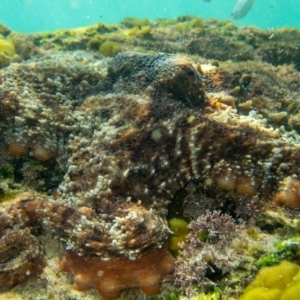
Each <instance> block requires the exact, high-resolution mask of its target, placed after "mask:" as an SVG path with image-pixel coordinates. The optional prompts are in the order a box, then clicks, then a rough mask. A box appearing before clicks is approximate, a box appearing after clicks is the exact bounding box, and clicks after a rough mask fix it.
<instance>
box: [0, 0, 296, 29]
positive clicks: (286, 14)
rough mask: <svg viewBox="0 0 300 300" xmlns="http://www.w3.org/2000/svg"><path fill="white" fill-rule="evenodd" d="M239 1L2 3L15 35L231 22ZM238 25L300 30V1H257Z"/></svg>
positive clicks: (0, 13) (1, 19)
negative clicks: (129, 22) (184, 20)
mask: <svg viewBox="0 0 300 300" xmlns="http://www.w3.org/2000/svg"><path fill="white" fill-rule="evenodd" d="M236 1H237V0H211V1H210V2H205V1H203V0H0V23H2V24H4V25H6V26H8V27H10V28H11V29H13V30H15V31H21V32H25V33H27V32H36V31H51V30H55V29H61V28H75V27H81V26H86V25H91V24H94V23H97V22H100V21H102V22H107V23H116V22H119V21H121V20H122V19H124V17H137V18H148V19H156V18H176V17H178V16H182V15H185V14H189V15H193V16H199V17H202V18H217V19H222V20H230V19H231V11H232V9H233V7H234V5H235V3H236ZM236 23H237V25H254V26H257V27H260V28H274V27H276V28H278V27H286V26H288V27H297V28H299V29H300V0H255V3H254V5H253V7H252V8H251V10H250V12H249V13H248V14H247V15H246V16H245V17H244V18H243V19H241V20H237V21H236Z"/></svg>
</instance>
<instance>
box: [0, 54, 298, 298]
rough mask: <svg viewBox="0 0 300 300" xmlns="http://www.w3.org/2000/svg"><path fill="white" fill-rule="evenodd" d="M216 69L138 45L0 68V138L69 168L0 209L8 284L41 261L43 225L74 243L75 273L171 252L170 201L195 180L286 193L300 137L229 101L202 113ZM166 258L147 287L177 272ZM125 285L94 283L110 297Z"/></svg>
mask: <svg viewBox="0 0 300 300" xmlns="http://www.w3.org/2000/svg"><path fill="white" fill-rule="evenodd" d="M211 70H212V71H210V72H218V70H217V68H213V67H212V68H211ZM210 75H211V74H210V73H209V72H208V73H205V72H204V73H203V72H202V71H201V68H200V67H199V65H193V64H192V63H190V62H189V61H187V60H185V59H181V58H176V57H172V56H169V55H164V54H159V55H143V54H137V53H133V52H124V53H121V54H119V55H117V56H116V57H115V58H113V59H103V58H102V59H101V58H99V57H98V58H97V57H94V56H93V55H91V54H88V53H84V52H76V53H58V54H52V55H45V56H39V57H36V58H33V59H32V60H30V61H28V62H24V63H21V64H12V65H11V66H10V67H9V68H7V69H5V70H2V71H1V93H0V107H1V110H0V119H1V120H5V122H4V121H1V131H2V137H1V139H2V141H1V142H2V143H3V144H4V145H6V146H7V151H9V153H10V154H11V155H15V156H22V155H31V156H33V157H34V158H36V159H38V160H41V161H43V160H50V159H52V160H55V161H56V164H57V165H58V166H59V168H60V169H61V170H64V171H65V176H64V180H63V182H62V183H61V184H60V186H59V188H58V190H57V191H56V193H55V197H54V198H53V199H46V198H45V197H41V196H36V195H34V194H26V195H23V196H22V197H20V198H19V199H16V200H15V201H14V202H13V203H12V204H11V205H10V206H8V207H6V208H5V209H3V211H2V212H1V215H0V229H1V233H0V234H1V240H0V243H1V245H3V247H1V253H0V254H1V258H3V259H1V262H0V270H1V273H0V284H1V289H2V290H6V289H9V288H11V287H13V286H14V285H16V284H18V283H21V282H23V281H25V280H26V279H27V277H30V276H31V275H32V276H34V275H35V274H36V273H38V272H39V271H40V269H41V268H42V266H43V265H44V264H43V251H42V247H41V246H40V245H39V242H38V240H37V238H36V237H35V236H34V234H35V233H37V232H38V231H39V230H43V229H45V230H50V231H52V232H54V233H55V234H56V235H58V236H59V237H60V239H61V240H62V241H63V242H64V244H65V248H66V249H67V250H69V251H68V252H67V255H66V257H65V258H64V260H63V262H62V265H63V267H64V268H65V269H68V270H71V271H72V272H73V273H74V274H75V275H76V270H74V268H75V267H74V265H73V264H72V263H73V262H74V260H75V261H76V260H78V261H80V260H82V259H84V258H86V257H88V258H89V259H94V258H97V259H98V257H99V258H101V260H102V261H103V262H105V261H116V260H120V261H121V260H124V259H125V260H127V261H134V260H135V261H137V262H138V261H139V259H144V258H145V257H147V255H150V257H151V255H153V253H155V251H159V249H165V246H164V245H165V242H166V239H167V237H168V235H169V234H170V230H169V229H168V226H167V222H166V216H167V213H168V205H169V204H170V201H171V200H172V197H173V195H174V194H175V193H176V191H178V190H179V189H180V188H182V187H184V186H185V185H186V184H187V183H188V182H189V181H191V180H196V179H197V180H205V179H207V178H211V179H213V181H214V182H215V184H217V185H218V187H219V188H222V189H224V190H229V191H234V190H235V191H237V192H239V193H241V194H247V195H260V196H265V197H266V198H267V197H270V195H271V196H274V195H275V194H276V193H277V195H281V196H282V197H283V198H284V197H287V195H286V194H284V193H286V191H287V190H288V188H289V187H290V186H291V185H293V186H295V185H296V186H297V183H298V173H299V165H300V156H299V153H300V152H299V150H300V147H299V145H298V144H297V143H296V142H295V141H294V139H293V137H292V136H288V135H287V134H283V133H281V132H280V131H279V130H275V129H274V128H272V127H270V126H267V125H266V124H265V123H264V122H262V121H261V120H259V119H255V118H251V117H250V116H249V117H247V116H240V115H238V114H237V113H236V111H234V110H231V109H230V108H228V109H227V110H225V111H211V110H206V109H205V99H207V98H206V95H205V94H204V89H203V86H202V82H203V80H204V79H205V81H206V86H210V92H213V91H214V89H216V87H215V86H214V83H213V80H212V79H211V78H212V76H210ZM224 76H226V75H224ZM291 192H293V193H294V194H293V196H295V197H296V196H297V195H298V194H297V191H296V189H294V190H292V191H291ZM278 198H280V197H279V196H278ZM20 237H22V240H21V239H20ZM18 245H21V246H18ZM2 249H3V250H2ZM162 251H165V250H162ZM160 255H161V256H162V258H161V260H160V261H159V262H157V265H159V267H157V269H156V270H153V271H151V272H152V275H153V274H156V275H157V274H158V275H157V277H156V279H155V280H153V281H151V280H150V279H149V280H148V282H150V283H147V284H146V285H144V286H146V287H144V291H145V292H148V293H149V294H151V293H154V292H157V284H159V281H160V280H161V278H162V277H163V276H165V275H166V274H167V273H168V272H170V271H172V264H173V260H172V258H171V257H170V256H169V254H167V252H166V251H165V252H164V253H163V254H160ZM21 257H22V258H24V257H25V258H26V260H24V259H23V260H21ZM68 260H69V261H68ZM147 263H148V264H149V262H147ZM35 265H41V267H40V268H39V269H38V270H37V268H36V267H34V266H35ZM144 267H145V266H144ZM99 268H100V267H99ZM75 269H76V268H75ZM26 271H29V273H28V272H27V273H26ZM83 272H84V271H83ZM86 272H87V271H86ZM75 280H77V288H79V289H86V288H88V287H89V286H88V285H87V284H85V283H83V282H82V281H81V282H80V280H79V279H78V278H77V279H76V278H75ZM114 283H115V282H114ZM115 284H117V283H115ZM136 285H137V286H143V283H139V284H136ZM127 286H130V284H129V285H127ZM127 286H121V288H118V289H116V290H114V289H113V288H112V290H109V291H107V290H104V289H105V288H102V287H98V289H99V290H100V292H102V294H103V295H104V296H106V297H107V298H110V297H117V296H118V291H119V290H121V289H123V288H124V287H127ZM132 286H134V284H132ZM149 286H150V288H149ZM151 286H152V287H154V288H153V290H151ZM92 287H95V285H94V286H92ZM96 288H97V284H96ZM142 289H143V288H142Z"/></svg>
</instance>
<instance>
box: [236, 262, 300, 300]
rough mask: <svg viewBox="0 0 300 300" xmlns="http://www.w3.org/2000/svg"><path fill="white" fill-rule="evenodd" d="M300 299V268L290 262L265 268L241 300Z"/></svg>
mask: <svg viewBox="0 0 300 300" xmlns="http://www.w3.org/2000/svg"><path fill="white" fill-rule="evenodd" d="M291 299H300V267H299V266H298V265H296V264H293V263H291V262H288V261H282V262H281V263H280V264H279V265H278V266H274V267H268V268H263V269H261V270H260V271H259V273H258V274H257V275H256V277H255V279H254V281H253V282H252V283H251V284H250V285H249V286H248V287H247V288H246V290H245V292H244V294H243V295H242V296H241V297H240V298H239V300H291Z"/></svg>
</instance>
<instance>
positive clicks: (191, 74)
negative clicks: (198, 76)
mask: <svg viewBox="0 0 300 300" xmlns="http://www.w3.org/2000/svg"><path fill="white" fill-rule="evenodd" d="M186 76H187V79H188V81H189V82H195V72H194V71H187V73H186Z"/></svg>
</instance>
